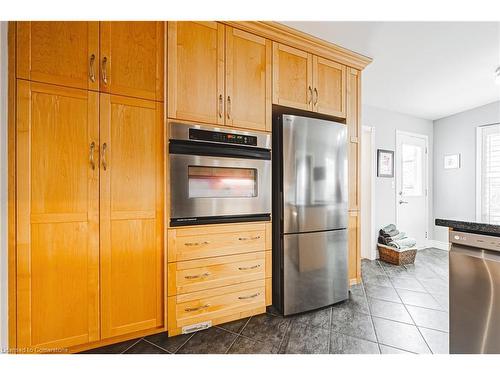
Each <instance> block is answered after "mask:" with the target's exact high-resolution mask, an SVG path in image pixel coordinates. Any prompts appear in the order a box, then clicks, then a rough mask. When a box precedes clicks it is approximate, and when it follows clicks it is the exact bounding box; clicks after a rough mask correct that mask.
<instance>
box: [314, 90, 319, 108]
mask: <svg viewBox="0 0 500 375" xmlns="http://www.w3.org/2000/svg"><path fill="white" fill-rule="evenodd" d="M314 94H316V95H315V99H314V105H316V104H318V97H319V94H318V89H317V88H316V87H315V88H314Z"/></svg>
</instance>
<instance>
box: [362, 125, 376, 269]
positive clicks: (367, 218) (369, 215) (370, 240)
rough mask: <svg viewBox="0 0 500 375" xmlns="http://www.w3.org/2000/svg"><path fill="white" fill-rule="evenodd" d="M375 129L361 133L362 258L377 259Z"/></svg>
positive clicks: (367, 128)
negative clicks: (374, 209)
mask: <svg viewBox="0 0 500 375" xmlns="http://www.w3.org/2000/svg"><path fill="white" fill-rule="evenodd" d="M375 168H376V165H375V128H372V127H368V126H363V128H362V133H361V228H363V230H362V231H361V258H366V259H372V260H373V259H375V258H376V257H377V235H376V233H375V231H374V226H373V196H374V195H375V192H374V189H375V186H374V181H373V176H374V174H375V173H374V171H375Z"/></svg>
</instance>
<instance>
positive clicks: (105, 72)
mask: <svg viewBox="0 0 500 375" xmlns="http://www.w3.org/2000/svg"><path fill="white" fill-rule="evenodd" d="M107 63H108V58H107V57H106V56H104V57H103V58H102V67H101V69H102V82H104V84H105V85H107V84H108V74H107V71H106V65H107Z"/></svg>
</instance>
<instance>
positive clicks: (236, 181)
mask: <svg viewBox="0 0 500 375" xmlns="http://www.w3.org/2000/svg"><path fill="white" fill-rule="evenodd" d="M188 181H189V184H188V189H189V198H252V197H256V196H257V170H256V169H253V168H227V167H204V166H189V167H188Z"/></svg>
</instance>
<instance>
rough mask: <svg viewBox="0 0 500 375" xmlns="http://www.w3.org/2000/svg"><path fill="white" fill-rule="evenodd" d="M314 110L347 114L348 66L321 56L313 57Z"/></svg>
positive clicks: (338, 115)
mask: <svg viewBox="0 0 500 375" xmlns="http://www.w3.org/2000/svg"><path fill="white" fill-rule="evenodd" d="M313 81H314V82H313V83H314V84H313V110H314V111H315V112H319V113H323V114H326V115H332V116H336V117H342V118H344V117H345V116H346V67H345V66H344V65H341V64H338V63H336V62H333V61H331V60H327V59H324V58H322V57H319V56H314V57H313Z"/></svg>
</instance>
